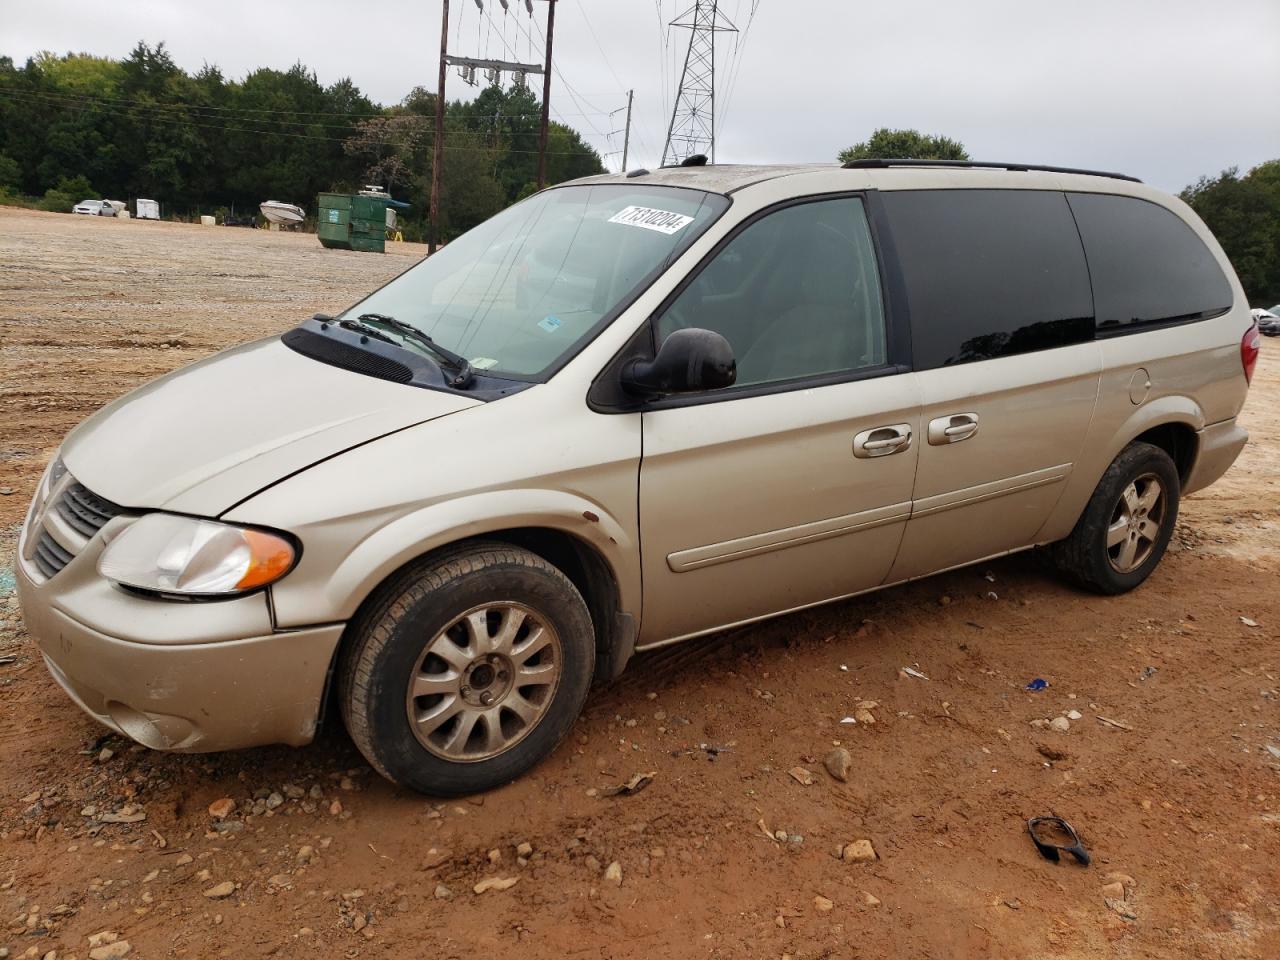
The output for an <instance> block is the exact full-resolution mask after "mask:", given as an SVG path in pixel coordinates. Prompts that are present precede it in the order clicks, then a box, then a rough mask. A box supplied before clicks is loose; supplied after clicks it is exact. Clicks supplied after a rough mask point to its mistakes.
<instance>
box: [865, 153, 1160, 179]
mask: <svg viewBox="0 0 1280 960" xmlns="http://www.w3.org/2000/svg"><path fill="white" fill-rule="evenodd" d="M841 167H843V168H844V169H845V170H857V169H867V168H881V169H883V168H885V167H962V168H979V169H991V170H1023V171H1025V170H1039V171H1043V172H1045V173H1079V174H1083V175H1085V176H1088V177H1110V178H1111V179H1112V180H1128V181H1130V182H1132V183H1141V182H1142V181H1141V180H1139V179H1138V178H1137V177H1131V176H1129V175H1128V174H1127V173H1110V172H1108V171H1106V170H1081V169H1079V168H1078V167H1051V166H1048V165H1047V164H1043V163H995V162H994V161H985V160H908V159H881V158H869V159H865V160H846V161H845V162H844V163H842V164H841Z"/></svg>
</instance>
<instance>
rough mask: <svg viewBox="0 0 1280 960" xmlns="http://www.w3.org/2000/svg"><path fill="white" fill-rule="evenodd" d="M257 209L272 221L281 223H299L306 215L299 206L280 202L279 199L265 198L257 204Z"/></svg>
mask: <svg viewBox="0 0 1280 960" xmlns="http://www.w3.org/2000/svg"><path fill="white" fill-rule="evenodd" d="M258 209H259V210H261V211H262V215H263V216H264V217H266V218H267V219H268V220H270V221H271V222H272V223H282V224H288V225H290V226H291V225H293V224H297V223H301V222H302V221H303V219H304V218H305V217H306V213H305V212H304V211H303V209H302V208H301V207H295V206H294V205H293V204H292V203H282V202H281V201H279V200H267V201H265V202H264V203H260V204H258Z"/></svg>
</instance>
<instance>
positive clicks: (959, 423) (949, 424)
mask: <svg viewBox="0 0 1280 960" xmlns="http://www.w3.org/2000/svg"><path fill="white" fill-rule="evenodd" d="M977 432H978V415H977V414H976V413H953V414H951V416H949V417H938V418H937V419H936V420H930V421H929V442H930V443H931V444H933V445H934V446H935V447H939V446H942V445H943V444H946V443H959V442H960V441H961V440H968V439H969V438H970V437H972V436H973V435H974V434H975V433H977Z"/></svg>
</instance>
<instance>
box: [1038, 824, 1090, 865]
mask: <svg viewBox="0 0 1280 960" xmlns="http://www.w3.org/2000/svg"><path fill="white" fill-rule="evenodd" d="M1027 833H1029V834H1030V835H1031V842H1032V843H1034V844H1035V845H1036V849H1037V850H1039V851H1040V856H1042V857H1044V858H1045V859H1046V860H1052V861H1053V862H1054V863H1057V862H1058V861H1059V860H1060V859H1061V852H1066V853H1069V854H1071V855H1072V856H1073V857H1075V858H1076V863H1078V864H1080V866H1082V867H1087V866H1088V865H1089V852H1088V851H1087V850H1085V848H1084V844H1083V843H1081V842H1080V835H1079V834H1078V833H1076V831H1075V828H1074V827H1072V826H1071V824H1069V823H1067V821H1065V820H1063V819H1062V818H1061V817H1032V818H1031V819H1030V820H1028V821H1027ZM1065 838H1069V839H1070V840H1071V842H1070V843H1060V842H1058V841H1060V840H1062V839H1065Z"/></svg>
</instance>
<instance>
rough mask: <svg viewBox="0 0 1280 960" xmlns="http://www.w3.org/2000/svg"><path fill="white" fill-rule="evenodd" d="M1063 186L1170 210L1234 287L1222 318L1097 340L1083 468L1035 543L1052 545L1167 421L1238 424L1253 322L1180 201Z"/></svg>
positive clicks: (1232, 278)
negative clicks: (1140, 391) (1243, 351)
mask: <svg viewBox="0 0 1280 960" xmlns="http://www.w3.org/2000/svg"><path fill="white" fill-rule="evenodd" d="M1064 179H1066V180H1068V181H1069V183H1067V184H1065V187H1066V189H1069V190H1074V191H1081V192H1084V191H1088V192H1094V193H1120V194H1123V195H1126V196H1134V197H1139V198H1141V199H1144V200H1149V201H1151V202H1153V203H1156V204H1159V205H1160V206H1162V207H1165V208H1166V209H1168V210H1171V211H1172V212H1173V213H1175V214H1176V215H1177V216H1178V217H1180V218H1181V219H1182V220H1184V221H1185V222H1186V223H1187V224H1188V225H1189V226H1190V227H1191V229H1192V230H1194V231H1195V232H1196V234H1197V235H1198V236H1199V237H1200V239H1201V240H1203V241H1204V243H1205V246H1207V247H1208V248H1209V251H1210V253H1212V254H1213V256H1214V259H1216V260H1217V261H1218V265H1219V266H1220V267H1221V268H1222V271H1223V273H1224V274H1225V275H1226V277H1227V282H1228V283H1229V284H1230V286H1231V291H1232V296H1233V303H1232V307H1231V309H1230V310H1229V311H1228V312H1227V313H1225V314H1223V315H1222V316H1219V317H1214V318H1212V319H1209V320H1202V321H1198V322H1194V323H1186V324H1181V325H1179V326H1173V327H1167V328H1165V329H1158V330H1147V331H1144V332H1142V333H1131V334H1125V335H1119V336H1113V337H1108V338H1106V339H1102V340H1099V341H1098V345H1099V347H1100V349H1101V352H1102V378H1101V381H1100V384H1099V392H1098V403H1097V406H1096V408H1095V412H1094V418H1093V423H1092V424H1091V425H1090V429H1089V436H1088V439H1087V440H1086V443H1085V447H1084V450H1083V453H1082V455H1081V458H1080V461H1079V463H1078V467H1077V469H1076V470H1074V471H1073V472H1072V476H1071V478H1070V481H1069V483H1068V486H1067V489H1066V490H1065V491H1064V492H1063V497H1062V500H1061V501H1060V502H1059V504H1058V507H1057V509H1056V510H1055V511H1054V513H1053V515H1052V516H1051V517H1050V519H1049V521H1048V522H1047V523H1046V525H1045V527H1044V529H1043V530H1042V531H1041V533H1040V535H1039V536H1038V537H1037V540H1038V541H1039V542H1042V543H1047V542H1050V541H1053V540H1059V539H1061V538H1063V537H1065V536H1066V535H1067V534H1069V533H1070V532H1071V529H1072V527H1074V526H1075V522H1076V520H1077V519H1079V517H1080V514H1081V512H1082V511H1083V510H1084V507H1085V505H1086V504H1087V503H1088V501H1089V497H1090V496H1092V495H1093V491H1094V489H1095V488H1096V487H1097V485H1098V481H1099V480H1100V479H1101V478H1102V474H1103V473H1104V472H1105V471H1106V469H1107V467H1108V466H1109V465H1110V464H1111V461H1112V460H1114V459H1115V458H1116V456H1117V455H1118V454H1119V453H1120V451H1121V450H1123V449H1124V448H1125V446H1127V445H1128V444H1129V443H1131V442H1132V441H1133V439H1134V438H1135V437H1137V436H1139V435H1141V434H1142V433H1144V432H1145V431H1147V430H1150V429H1151V428H1152V427H1157V426H1160V425H1162V424H1168V423H1176V424H1185V425H1186V426H1189V427H1191V428H1192V429H1194V430H1196V431H1199V430H1202V429H1204V428H1205V427H1207V426H1210V425H1212V424H1216V423H1223V422H1226V421H1230V420H1233V419H1234V418H1235V417H1236V416H1237V414H1239V412H1240V409H1241V408H1242V407H1243V406H1244V401H1245V396H1246V394H1247V393H1248V383H1247V381H1246V380H1245V378H1244V369H1243V367H1242V365H1241V363H1240V340H1241V338H1242V337H1243V336H1244V334H1245V331H1246V330H1248V329H1249V326H1250V324H1251V323H1252V318H1251V317H1250V315H1249V302H1248V299H1247V298H1246V297H1245V293H1244V290H1243V289H1242V288H1241V286H1240V281H1239V279H1238V278H1237V277H1236V274H1235V270H1233V269H1232V267H1231V262H1230V261H1229V260H1228V259H1227V256H1226V254H1225V253H1223V251H1222V247H1221V246H1220V245H1219V244H1218V241H1217V240H1216V239H1215V238H1214V236H1213V234H1212V233H1211V232H1210V231H1209V228H1208V227H1206V226H1205V225H1204V223H1203V221H1201V219H1200V218H1199V217H1198V216H1196V214H1195V212H1194V211H1193V210H1192V209H1191V208H1190V207H1188V206H1187V205H1186V204H1185V203H1183V202H1182V201H1181V200H1179V199H1177V198H1176V197H1171V196H1168V195H1166V194H1164V193H1161V192H1160V191H1158V190H1154V189H1152V188H1150V187H1146V186H1143V185H1141V184H1128V183H1126V184H1124V185H1123V187H1122V188H1119V187H1117V185H1116V184H1115V183H1112V182H1109V181H1106V180H1102V179H1101V178H1096V177H1070V178H1064ZM1139 370H1145V371H1146V372H1147V374H1148V375H1149V379H1150V381H1151V388H1150V391H1149V392H1148V394H1147V396H1146V398H1145V399H1144V400H1142V402H1140V403H1134V402H1133V400H1132V399H1131V398H1130V383H1131V381H1132V380H1133V378H1134V375H1135V374H1136V373H1137V372H1138V371H1139Z"/></svg>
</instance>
